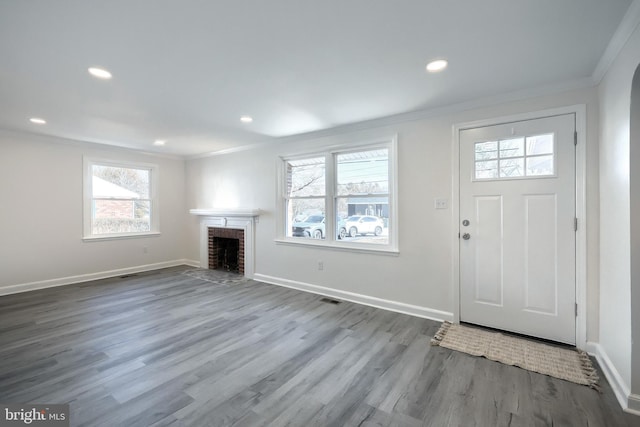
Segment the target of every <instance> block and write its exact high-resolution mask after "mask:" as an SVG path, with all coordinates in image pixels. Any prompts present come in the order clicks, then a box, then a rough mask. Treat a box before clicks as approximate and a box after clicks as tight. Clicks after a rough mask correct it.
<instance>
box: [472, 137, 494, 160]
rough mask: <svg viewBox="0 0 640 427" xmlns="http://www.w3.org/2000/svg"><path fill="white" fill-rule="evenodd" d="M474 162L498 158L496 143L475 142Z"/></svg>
mask: <svg viewBox="0 0 640 427" xmlns="http://www.w3.org/2000/svg"><path fill="white" fill-rule="evenodd" d="M475 158H476V162H477V161H480V160H491V159H497V158H498V141H490V142H476V146H475Z"/></svg>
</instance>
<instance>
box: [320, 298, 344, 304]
mask: <svg viewBox="0 0 640 427" xmlns="http://www.w3.org/2000/svg"><path fill="white" fill-rule="evenodd" d="M320 301H322V302H326V303H327V304H340V303H341V302H342V301H338V300H337V299H331V298H322V299H321V300H320Z"/></svg>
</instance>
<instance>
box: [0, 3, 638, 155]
mask: <svg viewBox="0 0 640 427" xmlns="http://www.w3.org/2000/svg"><path fill="white" fill-rule="evenodd" d="M630 4H631V0H606V1H602V0H562V1H558V0H522V1H513V0H484V1H478V0H457V1H443V0H398V1H388V0H322V1H320V0H317V1H312V0H269V1H264V0H236V1H222V0H217V1H214V0H180V1H175V0H135V1H131V0H110V1H93V0H59V1H51V0H1V1H0V128H1V129H6V130H13V131H22V132H30V133H38V134H46V135H53V136H58V137H64V138H69V139H74V140H80V141H87V142H96V143H104V144H111V145H119V146H125V147H130V148H136V149H142V150H147V151H157V152H163V153H171V154H178V155H186V156H191V155H197V154H201V153H207V152H215V151H221V150H228V149H233V148H234V147H238V146H242V145H253V144H262V143H268V142H269V141H272V140H276V139H278V138H282V137H287V136H291V135H297V134H302V133H307V132H313V131H317V130H324V129H329V128H333V127H336V126H342V125H348V124H352V123H357V122H361V121H366V120H372V119H376V118H381V117H386V116H390V115H397V114H403V113H407V112H413V111H419V110H431V109H435V108H439V107H443V106H450V105H454V104H458V103H463V102H468V101H473V100H479V99H483V98H487V97H490V96H496V95H500V94H507V93H512V92H516V91H521V90H525V89H535V88H542V87H549V86H555V85H564V84H569V83H571V82H576V81H580V80H584V79H588V78H590V77H591V76H592V74H593V73H594V70H595V68H596V66H597V64H598V61H599V60H600V58H601V57H602V55H603V53H604V52H605V49H606V47H607V45H608V43H609V41H610V40H611V37H612V35H613V34H614V32H615V30H616V28H617V27H618V25H619V24H620V22H621V20H622V18H623V16H624V14H625V12H626V10H627V9H628V7H629V5H630ZM438 58H446V59H447V60H448V61H449V67H448V68H447V69H446V70H445V71H443V72H440V73H436V74H431V73H427V72H426V70H425V65H426V64H427V62H429V61H430V60H433V59H438ZM93 66H99V67H103V68H106V69H107V70H109V71H110V72H111V73H112V74H113V78H112V79H111V80H99V79H96V78H95V77H92V76H91V75H89V73H88V72H87V69H88V68H89V67H93ZM244 115H248V116H251V117H253V119H254V120H253V122H252V123H243V122H241V121H240V117H241V116H244ZM31 117H41V118H43V119H45V120H46V121H47V124H45V125H36V124H33V123H30V122H29V118H31ZM157 139H162V140H166V145H165V146H163V147H156V146H154V145H153V142H154V141H155V140H157Z"/></svg>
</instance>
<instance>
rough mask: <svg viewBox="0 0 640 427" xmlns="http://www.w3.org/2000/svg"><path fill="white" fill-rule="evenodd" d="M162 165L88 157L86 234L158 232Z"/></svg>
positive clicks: (95, 235) (121, 235)
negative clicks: (160, 171) (159, 168)
mask: <svg viewBox="0 0 640 427" xmlns="http://www.w3.org/2000/svg"><path fill="white" fill-rule="evenodd" d="M157 175H158V167H157V166H156V165H150V164H139V163H124V162H114V161H108V160H97V159H85V179H84V194H85V196H84V199H85V200H84V237H85V239H92V238H113V237H125V236H138V235H148V234H157V233H158V213H157V207H158V203H157V196H156V194H157V192H156V191H157Z"/></svg>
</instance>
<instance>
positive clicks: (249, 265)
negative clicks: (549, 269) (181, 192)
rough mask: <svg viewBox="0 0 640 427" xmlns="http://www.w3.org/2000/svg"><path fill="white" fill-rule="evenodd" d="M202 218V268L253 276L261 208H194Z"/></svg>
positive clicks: (192, 211) (194, 213) (193, 212)
mask: <svg viewBox="0 0 640 427" xmlns="http://www.w3.org/2000/svg"><path fill="white" fill-rule="evenodd" d="M189 212H190V213H191V214H192V215H197V216H199V217H200V268H209V269H221V270H225V271H237V272H238V273H239V274H243V275H244V276H245V277H248V278H251V279H252V278H253V274H254V271H255V261H254V256H255V255H254V253H255V252H254V242H255V227H256V225H257V223H258V218H259V215H260V210H259V209H191V210H190V211H189Z"/></svg>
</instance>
